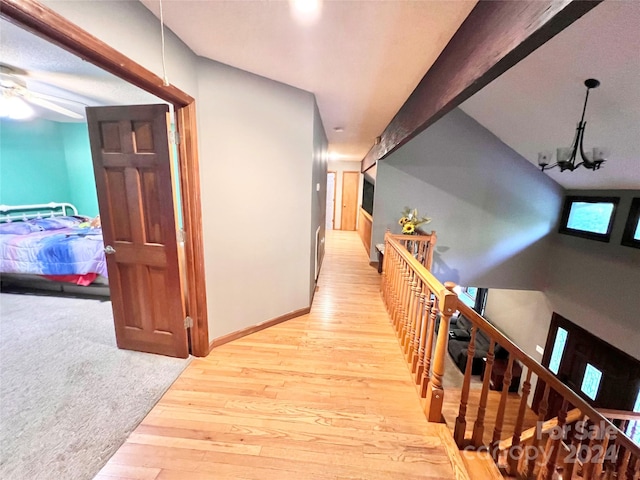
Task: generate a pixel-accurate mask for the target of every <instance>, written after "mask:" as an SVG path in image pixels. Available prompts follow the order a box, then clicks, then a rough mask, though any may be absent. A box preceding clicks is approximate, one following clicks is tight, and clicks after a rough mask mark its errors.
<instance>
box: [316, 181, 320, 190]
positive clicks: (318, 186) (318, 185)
mask: <svg viewBox="0 0 640 480" xmlns="http://www.w3.org/2000/svg"><path fill="white" fill-rule="evenodd" d="M319 191H320V184H319V183H316V192H319Z"/></svg>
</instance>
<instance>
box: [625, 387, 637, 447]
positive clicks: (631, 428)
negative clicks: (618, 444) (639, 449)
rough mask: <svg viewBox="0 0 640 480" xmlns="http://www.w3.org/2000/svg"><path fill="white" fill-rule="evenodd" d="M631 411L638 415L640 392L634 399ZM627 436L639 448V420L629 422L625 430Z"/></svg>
mask: <svg viewBox="0 0 640 480" xmlns="http://www.w3.org/2000/svg"><path fill="white" fill-rule="evenodd" d="M633 411H634V412H638V413H640V390H638V396H637V397H636V403H635V405H634V406H633ZM625 433H626V434H627V436H628V437H629V438H630V439H631V440H632V441H633V443H635V444H636V445H639V446H640V420H631V421H630V422H629V424H628V425H627V429H626V430H625Z"/></svg>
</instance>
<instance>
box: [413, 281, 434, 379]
mask: <svg viewBox="0 0 640 480" xmlns="http://www.w3.org/2000/svg"><path fill="white" fill-rule="evenodd" d="M425 291H428V290H427V288H426V286H425V285H422V293H421V294H420V304H421V305H422V308H421V309H420V312H421V315H422V324H421V327H420V346H419V348H418V369H417V370H416V385H419V384H420V382H421V381H422V375H423V374H424V356H425V351H426V349H425V346H426V344H427V329H428V328H429V313H430V310H431V307H430V302H428V301H427V294H426V293H425Z"/></svg>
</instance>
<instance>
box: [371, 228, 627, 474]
mask: <svg viewBox="0 0 640 480" xmlns="http://www.w3.org/2000/svg"><path fill="white" fill-rule="evenodd" d="M435 238H436V237H435V232H432V234H431V235H430V236H429V235H425V236H418V235H416V236H413V235H412V236H405V235H392V234H391V233H390V232H387V233H386V235H385V250H384V259H383V265H382V281H381V286H380V288H381V293H382V296H383V300H384V302H385V306H386V308H387V311H388V313H389V317H390V320H391V323H392V324H393V326H394V327H395V330H396V333H397V336H398V341H399V342H400V345H401V348H402V350H403V352H404V354H405V355H406V360H407V363H408V365H409V369H410V371H411V374H412V375H413V378H414V380H415V383H416V386H417V389H418V394H419V396H420V397H421V399H422V400H424V401H423V408H424V411H425V415H426V416H427V419H428V420H429V421H431V422H441V421H442V420H443V419H442V408H443V402H444V396H445V390H444V387H443V384H442V379H443V376H444V366H445V358H446V355H447V351H448V346H447V345H448V341H449V322H450V320H451V317H452V315H453V314H454V313H455V312H456V311H459V312H460V313H461V314H462V315H464V316H465V317H466V318H467V319H468V320H469V322H470V323H471V329H470V332H469V333H470V340H469V343H468V346H467V350H466V369H465V371H464V380H463V385H462V389H461V391H460V408H459V413H458V417H457V418H456V419H455V428H454V434H453V439H454V441H455V443H456V444H457V445H458V447H459V448H467V447H469V446H470V447H471V448H487V447H489V448H490V452H491V455H492V457H493V459H494V461H495V462H496V463H498V464H500V466H501V468H505V469H506V470H507V471H508V472H509V473H511V474H513V475H518V476H521V477H522V476H524V477H526V478H530V479H533V478H535V479H536V480H551V479H552V478H555V476H556V471H557V470H559V469H563V472H564V473H563V474H562V476H563V478H567V479H569V478H572V475H573V472H574V469H575V468H576V466H577V465H581V467H578V468H580V469H581V470H580V474H581V475H582V477H583V478H584V479H585V480H594V479H596V478H598V479H600V478H601V477H602V475H601V474H603V472H605V471H606V478H617V479H618V480H631V479H634V480H637V477H638V475H637V472H639V471H640V447H638V446H637V445H636V444H635V443H633V441H632V440H631V439H630V438H629V437H627V436H626V435H625V434H624V433H623V431H622V430H621V428H625V427H624V425H625V423H626V422H628V420H627V419H626V417H624V418H616V415H617V416H620V415H623V414H622V413H619V412H611V411H604V412H599V411H598V410H597V409H595V408H593V407H592V406H591V405H590V404H588V403H587V402H586V401H585V400H584V399H583V398H582V397H581V396H580V395H579V394H577V393H576V392H574V391H573V390H571V389H570V388H569V387H567V386H566V385H564V384H563V383H562V382H561V381H560V380H558V378H557V377H555V376H554V375H553V374H552V373H551V372H550V371H549V370H547V369H546V368H545V367H543V366H542V365H540V364H539V363H538V362H537V361H536V360H535V359H533V358H532V357H531V356H529V355H528V354H527V353H526V352H524V351H523V350H522V349H521V348H520V347H518V346H517V345H516V344H514V343H513V342H512V341H511V340H510V339H509V338H508V337H506V336H505V335H504V334H503V333H502V332H500V331H499V330H498V329H497V328H496V327H494V326H493V325H491V324H490V323H489V322H488V321H487V320H486V319H484V318H483V317H482V316H480V315H479V314H478V313H477V312H476V311H474V310H473V309H472V308H470V307H468V306H467V305H465V304H464V303H463V302H462V301H460V300H459V299H458V297H457V295H455V294H454V293H453V291H452V290H453V288H454V287H455V284H453V283H452V282H447V283H446V284H444V285H443V284H442V283H441V282H440V281H439V280H438V279H437V278H436V277H435V276H434V275H433V274H432V273H431V272H430V271H429V268H427V266H430V265H431V263H430V258H432V257H433V250H434V248H433V246H434V242H435ZM415 257H418V258H415ZM481 334H482V335H483V336H484V337H485V338H487V339H488V341H489V344H488V350H487V351H486V356H484V355H485V353H484V351H483V355H482V356H484V358H483V360H484V363H483V365H484V377H483V382H482V390H481V391H480V395H479V396H478V397H477V402H478V405H477V407H478V409H477V415H476V418H475V422H474V425H473V435H472V437H471V438H466V434H467V420H466V416H467V408H468V402H469V399H470V386H471V372H472V370H475V369H476V367H477V365H476V367H474V364H476V363H477V362H474V358H476V357H478V355H477V354H476V346H475V343H476V339H477V338H478V336H479V335H481ZM498 345H499V346H500V347H501V348H503V349H505V350H506V351H507V352H508V353H509V357H508V358H506V359H504V360H498V361H496V353H497V350H496V348H497V346H498ZM518 362H521V363H522V364H523V365H524V366H525V367H526V369H527V371H526V377H525V381H524V384H523V385H522V390H521V395H520V396H519V395H515V396H510V394H509V392H510V390H511V388H510V387H511V381H512V379H513V378H517V377H516V376H515V372H516V371H517V372H521V371H522V369H521V368H520V365H519V364H518ZM494 364H495V365H496V369H498V367H499V370H496V372H495V375H493V374H492V372H493V368H494ZM533 374H535V375H536V376H537V377H538V385H539V386H541V387H543V392H544V393H543V395H542V397H541V399H540V402H539V405H538V412H537V420H538V421H537V423H536V425H535V427H533V429H528V427H530V426H531V425H532V421H531V420H532V419H530V418H529V419H527V420H526V422H525V416H526V411H527V409H528V406H527V403H528V399H529V396H530V393H531V386H532V375H533ZM497 378H501V382H500V383H502V387H501V388H502V392H501V393H500V394H499V401H498V403H497V409H495V410H493V409H487V402H488V401H489V389H490V387H491V386H492V384H493V382H494V379H497ZM552 392H555V393H557V394H558V395H559V397H560V400H562V406H561V408H560V410H559V411H557V412H555V411H553V412H550V411H549V408H550V403H551V400H552V397H550V394H551V393H552ZM474 398H475V396H474ZM514 401H515V402H518V403H517V418H516V420H515V424H510V425H508V426H505V422H508V421H511V419H512V418H513V415H511V414H510V415H507V412H508V411H509V412H513V409H510V408H511V407H509V405H514ZM474 402H475V400H474ZM554 408H555V407H554ZM489 412H494V413H495V422H494V424H493V426H494V428H493V432H492V436H490V437H488V438H489V439H491V438H492V439H491V440H489V442H488V444H487V442H486V440H485V416H487V415H488V414H489ZM547 413H550V414H551V415H550V416H553V415H555V419H554V420H553V422H547V423H545V420H546V419H547ZM625 415H630V414H629V413H625ZM607 416H609V418H615V419H616V421H618V420H622V421H623V424H622V425H621V427H620V428H618V427H616V425H614V424H613V423H612V422H611V421H610V420H609V419H608V418H607ZM505 419H507V420H505ZM633 419H634V420H635V419H636V416H635V414H634V415H633ZM617 423H618V422H617ZM552 424H553V425H552ZM507 428H509V429H510V432H511V431H512V432H513V434H512V435H511V433H509V434H510V435H511V437H510V439H509V440H506V439H505V438H504V437H505V436H503V434H502V432H503V430H505V429H507ZM489 433H490V432H488V431H487V434H489ZM585 435H586V436H585ZM501 446H502V449H501ZM525 447H526V448H525ZM603 452H606V455H603V454H602V453H603ZM583 453H584V454H585V455H586V457H585V458H582V457H581V456H579V455H581V454H583ZM505 461H506V465H505V464H504V462H505ZM501 462H502V463H501ZM613 476H614V477H613Z"/></svg>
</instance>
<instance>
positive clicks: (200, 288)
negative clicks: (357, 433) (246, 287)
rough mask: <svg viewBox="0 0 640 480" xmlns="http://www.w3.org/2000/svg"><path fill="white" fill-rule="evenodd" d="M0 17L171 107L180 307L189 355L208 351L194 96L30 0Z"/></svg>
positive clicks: (14, 3)
mask: <svg viewBox="0 0 640 480" xmlns="http://www.w3.org/2000/svg"><path fill="white" fill-rule="evenodd" d="M0 16H2V17H3V18H5V19H6V20H8V21H10V22H11V23H13V24H15V25H17V26H19V27H21V28H23V29H25V30H28V31H30V32H32V33H34V34H36V35H38V36H39V37H41V38H43V39H45V40H47V41H49V42H51V43H54V44H56V45H58V46H60V47H62V48H64V49H65V50H67V51H69V52H71V53H73V54H74V55H76V56H78V57H80V58H82V59H84V60H86V61H88V62H90V63H92V64H94V65H96V66H97V67H100V68H102V69H103V70H106V71H107V72H109V73H112V74H114V75H116V76H117V77H120V78H122V79H123V80H125V81H127V82H129V83H131V84H133V85H135V86H137V87H139V88H141V89H143V90H145V91H147V92H149V93H152V94H153V95H155V96H157V97H159V98H161V99H162V100H164V101H166V102H169V103H171V104H172V105H173V106H174V107H175V110H176V123H177V128H178V131H179V133H180V144H179V150H178V164H179V170H180V193H181V200H182V218H183V228H184V231H185V237H186V238H185V258H186V277H187V278H186V280H187V295H186V305H185V307H186V311H187V315H188V316H190V317H191V318H192V319H193V327H192V328H191V330H190V335H189V338H190V344H191V353H192V354H193V355H195V356H199V357H204V356H206V355H208V353H209V326H208V320H207V297H206V289H205V277H204V242H203V238H202V205H201V201H200V174H199V160H198V149H197V129H196V110H195V109H196V106H195V99H194V98H193V97H191V96H190V95H188V94H187V93H185V92H183V91H182V90H180V89H179V88H177V87H175V86H173V85H168V86H165V85H163V81H162V79H161V78H160V77H158V76H157V75H156V74H154V73H153V72H151V71H150V70H147V69H146V68H145V67H143V66H142V65H140V64H138V63H136V62H134V61H133V60H131V59H130V58H129V57H127V56H126V55H123V54H122V53H120V52H119V51H117V50H115V49H114V48H112V47H111V46H109V45H107V44H106V43H104V42H103V41H101V40H99V39H97V38H96V37H94V36H93V35H91V34H90V33H88V32H87V31H85V30H83V29H82V28H80V27H78V26H77V25H75V24H73V23H71V22H70V21H69V20H67V19H66V18H65V17H63V16H61V15H60V14H58V13H56V12H55V11H53V10H51V9H49V8H47V7H45V6H44V5H42V4H40V3H38V2H37V1H35V0H0Z"/></svg>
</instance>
